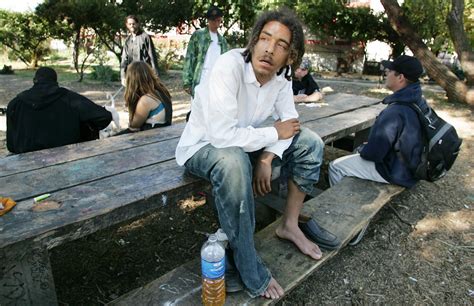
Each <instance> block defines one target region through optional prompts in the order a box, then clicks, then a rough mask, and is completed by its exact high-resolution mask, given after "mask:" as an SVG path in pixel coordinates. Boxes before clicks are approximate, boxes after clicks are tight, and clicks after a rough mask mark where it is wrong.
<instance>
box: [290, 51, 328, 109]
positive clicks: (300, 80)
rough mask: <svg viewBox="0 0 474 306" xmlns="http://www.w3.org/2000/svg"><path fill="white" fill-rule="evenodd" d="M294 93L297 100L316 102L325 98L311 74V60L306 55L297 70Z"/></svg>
mask: <svg viewBox="0 0 474 306" xmlns="http://www.w3.org/2000/svg"><path fill="white" fill-rule="evenodd" d="M293 95H294V100H295V102H316V101H319V100H321V99H322V98H323V94H322V93H321V92H320V91H319V86H318V84H317V83H316V81H315V80H314V79H313V77H312V76H311V61H310V60H309V59H308V58H306V57H305V58H303V60H302V61H301V64H300V66H299V67H298V68H296V70H295V77H294V79H293Z"/></svg>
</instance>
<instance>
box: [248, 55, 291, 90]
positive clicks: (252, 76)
mask: <svg viewBox="0 0 474 306" xmlns="http://www.w3.org/2000/svg"><path fill="white" fill-rule="evenodd" d="M244 65H245V75H244V82H245V83H248V84H252V83H256V84H258V86H261V84H260V82H259V81H258V80H257V77H256V76H255V72H254V71H253V67H252V61H250V62H248V63H245V64H244ZM290 69H291V68H290ZM290 72H291V71H290ZM275 79H276V81H278V82H282V81H286V78H285V75H284V73H282V74H280V75H276V74H275V75H274V76H273V77H272V78H271V80H270V81H269V83H270V82H273V81H274V80H275Z"/></svg>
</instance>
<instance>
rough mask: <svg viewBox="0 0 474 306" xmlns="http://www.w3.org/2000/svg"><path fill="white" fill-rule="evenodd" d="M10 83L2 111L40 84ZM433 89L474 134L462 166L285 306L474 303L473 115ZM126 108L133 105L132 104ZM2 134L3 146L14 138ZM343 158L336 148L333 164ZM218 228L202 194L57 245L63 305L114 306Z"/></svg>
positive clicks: (177, 100) (184, 102) (406, 203)
mask: <svg viewBox="0 0 474 306" xmlns="http://www.w3.org/2000/svg"><path fill="white" fill-rule="evenodd" d="M346 77H349V76H346ZM336 81H338V79H336ZM0 82H1V83H0V84H1V85H0V105H5V104H6V103H7V102H8V101H10V100H11V99H12V98H13V97H14V96H15V95H16V94H17V93H19V92H20V91H22V90H24V89H26V88H28V87H30V86H31V81H30V80H25V79H18V78H17V77H15V76H0ZM165 83H166V85H167V86H168V87H169V88H170V89H171V91H172V95H173V97H174V104H175V117H176V118H175V119H178V120H182V118H183V117H184V114H186V112H187V110H188V108H189V103H188V99H187V97H186V95H185V94H184V93H183V92H182V91H181V90H180V81H179V74H177V73H172V74H171V75H170V76H169V77H167V78H166V79H165ZM318 83H319V85H320V86H321V87H324V86H330V87H331V88H332V89H333V90H334V91H335V92H347V93H355V94H366V95H371V96H377V97H383V96H384V95H386V94H387V93H388V92H387V91H386V90H383V89H379V88H378V87H379V86H377V84H375V83H365V84H361V83H359V82H353V81H352V82H334V79H332V80H324V79H323V80H318ZM62 85H63V86H66V87H69V88H71V89H73V90H75V91H77V92H79V93H81V94H84V95H86V96H88V97H90V98H91V99H93V100H94V101H96V102H98V103H101V104H105V103H107V100H106V99H105V94H104V92H105V91H110V92H115V91H116V90H117V89H118V88H119V84H111V85H102V84H99V83H91V82H88V83H85V84H78V83H76V82H70V83H67V84H62ZM425 93H426V96H427V98H428V100H429V102H430V103H431V104H432V106H434V108H435V109H436V110H437V111H438V113H439V114H440V115H441V116H442V117H444V118H445V119H447V120H448V121H449V122H451V123H452V124H453V125H454V126H455V127H456V128H457V130H458V133H459V134H460V135H461V136H462V137H463V138H464V143H463V147H462V151H461V155H460V156H459V158H458V160H457V161H456V163H455V165H454V167H453V169H452V170H451V171H450V172H449V173H448V175H447V176H446V177H445V178H443V179H442V180H440V181H438V182H436V183H428V182H420V183H419V184H417V185H416V186H415V187H414V188H413V189H411V190H406V191H405V192H403V193H402V194H401V195H399V196H398V197H397V198H396V199H394V200H393V201H392V202H391V203H389V204H388V205H387V206H386V207H385V208H383V209H382V211H381V212H380V213H379V214H378V215H377V216H376V217H375V219H374V220H373V221H372V222H371V224H370V226H369V229H368V231H367V234H366V236H365V237H364V239H363V240H362V242H361V243H360V244H358V245H357V246H354V247H345V248H344V249H343V250H342V251H341V252H340V253H339V254H338V255H337V256H336V257H334V258H333V259H331V260H330V261H329V262H328V263H327V264H325V265H324V266H323V267H322V268H321V269H319V270H318V271H316V272H315V273H313V274H312V275H311V276H310V277H308V278H307V279H306V280H305V281H304V282H302V283H301V284H300V285H299V286H298V287H297V288H296V289H295V290H293V291H292V292H291V293H289V294H288V295H287V296H286V297H285V298H284V299H283V300H282V301H280V302H279V303H280V304H281V305H293V304H298V305H304V304H310V305H312V304H356V305H361V304H397V305H398V304H411V305H413V304H417V305H420V304H436V305H443V304H448V305H472V304H474V283H473V280H474V277H473V276H474V275H473V269H474V256H473V252H474V231H473V228H474V227H473V225H474V212H473V207H474V165H473V162H472V156H473V155H474V147H473V145H474V124H473V113H472V110H471V109H468V108H467V107H464V106H460V105H455V106H452V105H447V104H445V103H442V101H443V99H444V97H443V95H442V93H439V90H429V91H428V90H427V91H426V92H425ZM440 101H441V102H440ZM117 106H118V108H119V109H121V110H123V109H124V108H123V98H121V99H119V100H118V101H117ZM0 119H1V118H0ZM0 133H1V134H0V150H1V148H3V149H4V142H3V143H2V141H4V137H5V136H4V133H3V132H0ZM3 152H5V151H3ZM340 154H341V151H338V150H333V149H331V148H328V149H327V150H326V159H327V160H330V159H332V158H334V157H335V156H336V155H340ZM323 173H324V172H323ZM217 227H218V221H217V218H216V215H215V214H214V212H213V210H212V209H211V208H210V207H208V205H205V197H204V196H203V195H202V194H195V195H193V196H192V197H188V198H185V199H183V200H182V201H180V202H178V203H176V205H175V206H172V205H170V206H168V207H167V208H166V209H165V210H161V211H159V212H156V213H153V214H150V215H148V216H146V217H145V218H141V219H137V220H134V221H133V222H128V223H127V224H121V225H118V226H115V227H113V228H111V229H109V230H105V231H101V232H98V233H96V234H93V235H90V236H87V237H84V238H82V239H80V240H78V241H74V242H71V243H67V244H65V245H62V246H60V247H57V248H55V249H53V250H52V251H51V264H52V267H53V273H54V278H55V283H56V287H57V291H58V299H59V301H60V303H61V304H62V305H100V304H104V303H107V302H109V301H111V300H113V299H115V298H117V297H118V296H120V295H122V294H124V293H126V292H128V291H130V290H131V289H133V288H136V287H139V286H142V285H144V284H146V283H148V282H150V281H152V280H154V279H156V278H157V277H159V276H160V275H162V274H164V273H166V272H167V271H170V270H171V269H173V268H175V267H177V266H179V265H181V264H182V263H184V262H186V261H188V260H190V259H192V258H195V257H196V256H199V250H200V247H201V245H202V243H203V242H204V240H205V239H206V238H205V233H209V232H213V231H215V230H216V229H217Z"/></svg>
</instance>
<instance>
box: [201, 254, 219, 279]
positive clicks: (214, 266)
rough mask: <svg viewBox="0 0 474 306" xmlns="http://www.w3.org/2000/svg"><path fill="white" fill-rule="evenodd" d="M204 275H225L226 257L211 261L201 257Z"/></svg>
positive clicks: (216, 276)
mask: <svg viewBox="0 0 474 306" xmlns="http://www.w3.org/2000/svg"><path fill="white" fill-rule="evenodd" d="M201 269H202V275H203V276H204V277H205V278H210V279H216V278H220V277H222V276H223V275H224V272H225V257H224V258H222V259H221V260H219V261H215V262H209V261H206V260H204V259H201Z"/></svg>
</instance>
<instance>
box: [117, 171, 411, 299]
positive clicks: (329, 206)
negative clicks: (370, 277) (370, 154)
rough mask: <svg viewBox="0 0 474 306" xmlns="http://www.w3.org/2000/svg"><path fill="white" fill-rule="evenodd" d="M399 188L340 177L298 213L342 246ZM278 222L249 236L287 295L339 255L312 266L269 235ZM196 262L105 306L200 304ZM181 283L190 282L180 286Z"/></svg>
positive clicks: (326, 256)
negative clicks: (328, 232) (338, 240)
mask: <svg viewBox="0 0 474 306" xmlns="http://www.w3.org/2000/svg"><path fill="white" fill-rule="evenodd" d="M402 191H403V188H402V187H398V186H394V185H387V184H380V183H375V182H370V181H364V180H360V179H355V178H344V179H343V180H342V181H341V183H340V184H338V185H336V186H334V187H332V188H330V189H328V190H326V191H325V192H323V193H322V194H320V195H319V196H317V197H316V198H314V199H312V200H310V201H308V202H306V203H305V206H304V208H303V213H304V214H305V215H311V216H312V217H313V218H315V219H316V220H317V221H318V223H319V224H321V225H322V226H323V227H325V228H327V229H328V230H329V231H331V232H332V233H334V234H336V235H337V236H338V237H339V238H340V239H341V241H342V245H343V246H344V245H346V244H347V243H348V242H349V241H350V239H351V238H352V237H354V236H355V235H356V233H358V232H359V231H360V230H361V229H362V227H363V226H364V225H365V224H366V223H367V222H369V221H370V219H372V217H373V216H374V215H375V214H376V213H377V212H378V211H379V210H380V208H382V207H383V206H384V205H385V203H387V202H388V201H390V199H391V198H392V197H394V196H395V195H397V194H398V193H400V192H402ZM279 222H280V219H278V220H277V221H275V222H274V223H272V224H271V225H269V226H267V227H266V228H265V229H263V230H262V231H260V232H259V233H257V234H256V235H255V245H256V248H257V250H258V252H259V254H260V255H261V257H262V259H263V260H264V261H265V262H266V264H267V266H268V268H269V269H270V270H271V271H272V274H273V276H274V277H275V279H277V280H278V282H279V283H280V284H281V285H282V287H283V288H284V289H285V292H286V293H288V292H290V291H291V289H293V288H294V287H295V286H296V285H297V284H299V283H300V282H301V281H303V280H304V279H305V278H306V277H308V276H309V275H310V274H311V273H312V272H314V271H315V270H316V269H318V268H319V267H320V266H321V265H323V264H324V263H325V262H326V261H327V260H329V259H330V258H331V257H333V256H334V255H336V254H337V253H338V252H339V250H334V251H327V252H324V254H323V257H322V259H320V260H318V261H315V260H312V259H310V258H309V257H307V256H305V255H303V254H302V253H300V252H299V251H298V250H297V249H296V247H295V246H294V245H293V244H292V243H290V242H288V241H284V240H281V239H279V238H277V237H276V236H275V229H276V227H277V225H278V224H279ZM199 275H200V261H199V258H197V259H195V260H193V261H190V262H188V263H186V264H185V265H183V266H181V267H178V268H176V269H175V270H173V271H171V272H169V273H168V274H166V275H164V276H162V277H160V278H158V279H157V280H155V281H153V282H151V283H149V284H148V285H146V286H144V287H141V288H138V289H135V290H133V291H132V292H130V293H128V294H126V295H124V296H122V297H120V298H119V299H117V300H115V301H113V302H112V303H111V305H131V304H138V305H195V304H198V303H199V302H200V293H201V292H200V286H201V283H200V281H199V278H198V276H199ZM183 280H192V281H187V282H184V281H183ZM274 302H276V301H270V300H266V299H264V298H255V299H251V298H250V297H249V296H248V295H247V294H246V293H244V292H239V293H231V294H228V295H227V299H226V304H227V305H243V304H270V303H274Z"/></svg>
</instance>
